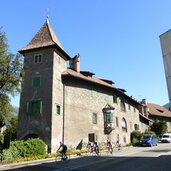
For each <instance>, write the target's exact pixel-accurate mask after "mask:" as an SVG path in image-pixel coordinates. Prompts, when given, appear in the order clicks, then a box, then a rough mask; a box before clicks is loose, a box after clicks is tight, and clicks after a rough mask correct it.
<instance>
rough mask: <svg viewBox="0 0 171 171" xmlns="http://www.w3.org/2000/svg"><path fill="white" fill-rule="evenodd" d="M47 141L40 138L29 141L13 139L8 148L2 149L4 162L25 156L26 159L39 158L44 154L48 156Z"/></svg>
mask: <svg viewBox="0 0 171 171" xmlns="http://www.w3.org/2000/svg"><path fill="white" fill-rule="evenodd" d="M45 146H46V145H45V143H44V142H43V141H42V140H41V139H39V138H35V139H29V140H27V141H23V140H21V141H12V142H11V144H10V148H9V149H8V150H3V151H2V156H1V157H2V160H3V162H11V161H17V160H20V158H25V160H29V158H31V159H33V158H34V159H39V158H42V156H44V157H46V158H47V155H46V148H45Z"/></svg>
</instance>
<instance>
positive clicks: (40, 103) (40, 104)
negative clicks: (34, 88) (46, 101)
mask: <svg viewBox="0 0 171 171" xmlns="http://www.w3.org/2000/svg"><path fill="white" fill-rule="evenodd" d="M39 113H40V114H42V101H39Z"/></svg>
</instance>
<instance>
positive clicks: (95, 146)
mask: <svg viewBox="0 0 171 171" xmlns="http://www.w3.org/2000/svg"><path fill="white" fill-rule="evenodd" d="M94 151H95V153H96V154H97V155H99V145H98V143H97V142H96V141H95V142H94Z"/></svg>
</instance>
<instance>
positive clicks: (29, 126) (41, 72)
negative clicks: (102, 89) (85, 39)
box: [18, 20, 70, 152]
mask: <svg viewBox="0 0 171 171" xmlns="http://www.w3.org/2000/svg"><path fill="white" fill-rule="evenodd" d="M19 52H20V53H21V54H22V55H23V56H24V72H25V75H24V84H23V87H22V93H21V97H20V109H19V126H18V139H27V138H31V137H40V138H41V139H43V140H44V141H45V143H46V144H47V146H48V151H49V152H51V151H53V149H54V148H55V147H57V146H58V145H59V141H62V140H63V136H64V135H63V131H62V130H63V129H64V128H63V124H62V123H63V119H64V118H63V115H61V114H62V113H63V110H64V106H63V101H64V99H63V84H62V82H61V73H62V72H63V71H65V70H66V68H67V66H66V61H67V60H70V56H69V55H68V54H67V53H66V52H65V51H64V50H63V48H62V46H61V44H60V42H59V40H58V38H57V37H56V36H55V34H54V32H53V30H52V28H51V26H50V24H49V22H48V20H47V21H46V22H45V24H44V25H43V26H42V27H41V29H40V30H39V31H38V32H37V34H36V35H35V36H34V37H33V39H32V40H31V41H30V42H29V43H28V45H27V46H25V47H24V48H22V49H21V50H20V51H19Z"/></svg>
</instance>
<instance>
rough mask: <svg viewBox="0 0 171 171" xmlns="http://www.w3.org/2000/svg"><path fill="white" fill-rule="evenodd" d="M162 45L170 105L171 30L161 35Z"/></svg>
mask: <svg viewBox="0 0 171 171" xmlns="http://www.w3.org/2000/svg"><path fill="white" fill-rule="evenodd" d="M160 43H161V49H162V57H163V63H164V69H165V77H166V83H167V89H168V96H169V103H170V104H171V46H170V45H171V30H168V31H167V32H165V33H163V34H162V35H160ZM169 106H170V105H169ZM169 108H170V107H169Z"/></svg>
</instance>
